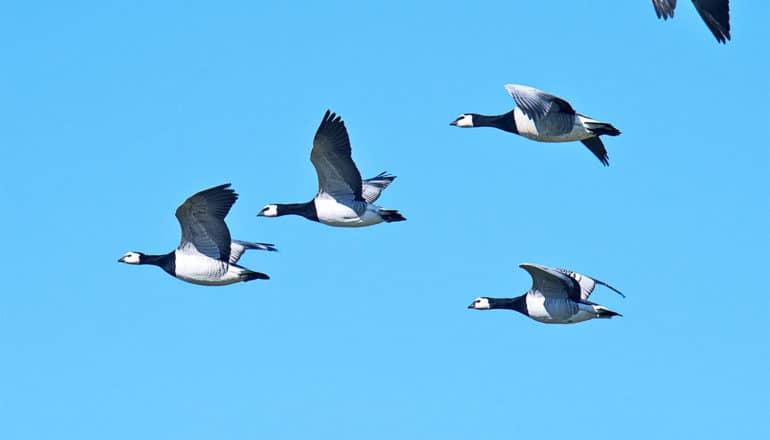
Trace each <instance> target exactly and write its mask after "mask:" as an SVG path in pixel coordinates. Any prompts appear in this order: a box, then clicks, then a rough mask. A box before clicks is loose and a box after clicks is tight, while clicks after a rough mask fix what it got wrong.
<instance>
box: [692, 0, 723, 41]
mask: <svg viewBox="0 0 770 440" xmlns="http://www.w3.org/2000/svg"><path fill="white" fill-rule="evenodd" d="M693 4H694V5H695V9H697V10H698V14H700V16H701V18H702V19H703V21H705V22H706V26H708V27H709V30H710V31H711V33H712V34H714V37H715V38H716V39H717V41H719V42H720V43H726V42H727V40H729V39H730V1H729V0H693Z"/></svg>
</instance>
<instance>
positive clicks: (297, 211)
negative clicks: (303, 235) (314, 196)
mask: <svg viewBox="0 0 770 440" xmlns="http://www.w3.org/2000/svg"><path fill="white" fill-rule="evenodd" d="M276 207H277V209H276V216H278V217H280V216H282V215H301V216H302V217H305V218H306V219H308V220H313V221H315V222H317V221H318V213H317V212H316V210H315V202H314V201H313V200H311V201H309V202H307V203H287V204H285V205H281V204H278V205H276Z"/></svg>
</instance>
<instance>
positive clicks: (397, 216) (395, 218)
mask: <svg viewBox="0 0 770 440" xmlns="http://www.w3.org/2000/svg"><path fill="white" fill-rule="evenodd" d="M379 214H380V217H382V219H383V220H385V221H386V222H388V223H392V222H402V221H404V220H406V217H404V216H403V215H401V213H399V212H398V211H397V210H395V209H380V211H379Z"/></svg>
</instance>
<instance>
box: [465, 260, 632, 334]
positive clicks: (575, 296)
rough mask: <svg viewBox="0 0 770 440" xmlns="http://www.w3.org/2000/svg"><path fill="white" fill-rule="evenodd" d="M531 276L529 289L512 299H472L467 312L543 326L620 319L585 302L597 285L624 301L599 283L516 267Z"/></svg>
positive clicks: (565, 272) (531, 266) (539, 268)
mask: <svg viewBox="0 0 770 440" xmlns="http://www.w3.org/2000/svg"><path fill="white" fill-rule="evenodd" d="M519 267H521V268H522V269H524V270H526V271H527V272H529V274H530V275H531V276H532V288H531V289H529V291H528V292H527V293H525V294H524V295H521V296H518V297H516V298H489V297H486V296H482V297H479V298H476V299H475V300H474V301H473V302H472V303H471V305H469V306H468V308H469V309H476V310H488V309H510V310H515V311H517V312H519V313H521V314H523V315H526V316H529V317H530V318H532V319H534V320H535V321H539V322H543V323H546V324H572V323H576V322H581V321H587V320H589V319H594V318H612V317H613V316H623V315H621V314H620V313H617V312H613V311H612V310H610V309H608V308H606V307H604V306H601V305H599V304H596V303H592V302H590V301H588V297H590V296H591V293H592V292H593V290H594V287H596V285H597V284H601V285H602V286H605V287H608V288H609V289H611V290H613V291H615V292H617V293H618V294H619V295H620V296H622V297H623V298H625V295H623V294H622V293H621V292H620V291H619V290H617V289H616V288H614V287H612V286H610V285H609V284H607V283H604V282H603V281H599V280H597V279H596V278H592V277H589V276H586V275H582V274H579V273H577V272H572V271H570V270H566V269H553V268H549V267H545V266H540V265H537V264H531V263H522V264H520V265H519Z"/></svg>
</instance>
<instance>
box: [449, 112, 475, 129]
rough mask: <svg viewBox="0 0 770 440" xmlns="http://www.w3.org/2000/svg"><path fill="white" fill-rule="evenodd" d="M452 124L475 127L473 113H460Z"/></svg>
mask: <svg viewBox="0 0 770 440" xmlns="http://www.w3.org/2000/svg"><path fill="white" fill-rule="evenodd" d="M452 125H454V126H455V127H463V128H468V127H473V116H471V115H460V116H458V117H457V119H455V121H454V122H452Z"/></svg>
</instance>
